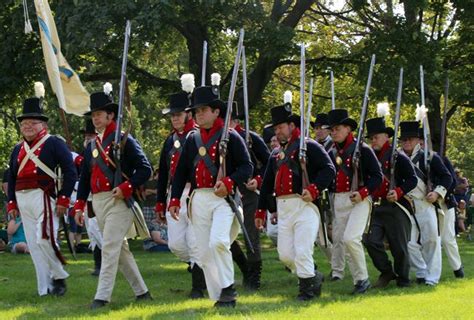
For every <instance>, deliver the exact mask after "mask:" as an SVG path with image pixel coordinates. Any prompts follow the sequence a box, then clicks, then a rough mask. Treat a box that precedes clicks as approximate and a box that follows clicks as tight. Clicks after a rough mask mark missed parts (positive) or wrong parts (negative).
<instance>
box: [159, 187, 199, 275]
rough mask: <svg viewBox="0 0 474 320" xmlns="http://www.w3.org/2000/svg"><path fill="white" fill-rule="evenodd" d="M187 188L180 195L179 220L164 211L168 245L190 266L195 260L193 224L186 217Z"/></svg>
mask: <svg viewBox="0 0 474 320" xmlns="http://www.w3.org/2000/svg"><path fill="white" fill-rule="evenodd" d="M188 193H189V189H188V188H186V189H185V190H184V192H183V195H182V197H181V208H180V210H179V220H178V221H176V220H175V219H173V218H172V217H171V215H170V213H169V212H167V213H166V222H167V224H168V247H169V248H170V250H171V252H173V253H174V254H175V255H176V256H177V257H178V258H179V259H180V260H181V261H183V262H186V263H188V262H190V263H191V266H193V265H194V263H196V262H198V261H197V246H196V236H195V235H194V230H193V225H192V223H191V220H190V219H189V218H188V210H187V203H186V199H187V198H188ZM198 264H199V263H198Z"/></svg>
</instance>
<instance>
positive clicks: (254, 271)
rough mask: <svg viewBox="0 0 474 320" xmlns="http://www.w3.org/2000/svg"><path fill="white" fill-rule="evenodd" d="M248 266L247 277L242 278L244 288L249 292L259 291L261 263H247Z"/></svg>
mask: <svg viewBox="0 0 474 320" xmlns="http://www.w3.org/2000/svg"><path fill="white" fill-rule="evenodd" d="M248 266H249V269H248V275H247V277H244V287H245V288H246V289H249V290H258V289H260V277H261V274H262V261H256V262H249V263H248Z"/></svg>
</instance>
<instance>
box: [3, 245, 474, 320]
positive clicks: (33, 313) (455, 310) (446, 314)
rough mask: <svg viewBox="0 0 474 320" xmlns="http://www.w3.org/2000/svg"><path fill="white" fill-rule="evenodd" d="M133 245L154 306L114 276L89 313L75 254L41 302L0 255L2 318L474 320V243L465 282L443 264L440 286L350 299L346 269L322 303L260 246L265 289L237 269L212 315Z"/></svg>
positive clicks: (86, 277)
mask: <svg viewBox="0 0 474 320" xmlns="http://www.w3.org/2000/svg"><path fill="white" fill-rule="evenodd" d="M131 245H132V247H133V249H134V250H133V251H134V254H135V257H136V259H137V261H138V264H139V267H140V270H141V272H142V274H143V276H144V278H145V281H146V283H147V285H148V287H149V289H150V292H151V293H152V295H153V296H154V301H152V302H150V303H144V304H136V303H134V295H133V292H132V290H131V289H130V288H129V286H128V284H127V283H126V281H125V280H124V278H123V276H122V275H119V276H118V279H117V282H116V287H115V290H114V294H113V301H112V303H111V304H110V305H109V306H108V307H106V308H103V309H101V310H97V311H91V310H89V308H88V306H89V304H90V302H91V301H92V299H93V297H94V293H95V289H96V285H97V278H95V277H92V276H91V275H90V272H91V271H92V267H93V262H92V255H90V254H80V255H78V260H77V261H74V260H72V259H71V257H70V256H69V255H68V254H67V257H69V265H68V266H67V270H68V272H69V273H70V274H71V277H70V278H69V280H68V292H67V294H66V296H65V297H62V298H56V297H50V296H48V297H43V298H40V297H38V296H37V294H36V279H35V275H34V269H33V264H32V262H31V260H30V257H29V256H14V255H11V254H9V253H2V254H0V284H1V290H0V319H11V318H20V319H22V318H28V319H38V318H89V317H92V318H98V319H120V318H128V319H141V318H145V319H154V318H156V319H196V318H197V319H208V318H209V319H222V318H225V319H315V318H331V319H348V318H352V319H386V318H390V319H400V318H410V319H474V281H473V280H472V277H473V275H474V266H473V263H474V242H469V241H467V240H459V245H460V247H461V254H462V258H463V263H464V265H465V271H466V275H467V277H466V278H465V279H462V280H458V279H455V278H454V276H453V273H452V271H451V270H450V268H449V266H448V264H447V261H446V259H444V263H443V277H442V282H441V283H440V284H439V285H438V286H437V287H435V288H429V287H425V286H417V285H413V286H412V287H411V288H407V289H399V288H397V287H396V286H395V284H391V285H390V286H389V287H388V288H387V289H386V290H383V291H381V290H375V289H372V290H370V291H369V293H368V294H366V295H364V296H357V297H353V296H351V295H350V294H349V293H350V291H351V289H352V281H351V279H350V275H349V270H346V278H345V279H344V280H343V281H342V282H339V283H330V282H325V284H324V286H323V294H322V296H321V298H319V299H317V300H315V301H313V302H308V303H301V302H298V301H296V300H295V296H296V294H297V280H296V277H295V276H293V275H290V274H289V273H287V272H286V271H285V270H284V268H283V266H282V264H281V263H280V262H279V261H278V259H277V254H276V250H275V249H274V248H272V247H270V245H269V242H265V251H264V272H263V285H262V289H261V290H260V291H259V292H257V293H253V292H249V291H246V290H244V289H243V288H242V287H241V276H240V273H239V272H238V271H237V270H238V269H237V267H236V273H237V280H236V281H237V288H238V292H239V300H238V305H237V307H236V308H235V309H232V310H216V309H215V308H213V306H212V305H213V303H212V302H211V301H210V300H207V299H204V300H198V301H192V300H189V299H187V294H188V291H189V287H190V281H191V280H190V279H191V276H190V274H189V273H188V272H187V271H186V267H187V265H185V264H184V263H180V262H179V261H178V260H177V259H176V258H175V257H174V256H173V255H172V254H170V253H147V252H144V251H143V250H142V249H141V242H140V241H132V242H131ZM66 250H67V249H66V248H63V251H66ZM315 257H316V259H317V261H318V264H319V267H320V269H321V270H322V271H323V272H324V274H326V275H327V274H328V273H329V264H328V263H327V261H326V260H325V258H324V257H323V255H322V254H321V253H320V251H319V250H317V249H316V252H315ZM368 265H369V269H370V270H369V273H370V277H371V280H372V283H374V282H375V281H376V279H377V276H378V274H377V272H376V271H375V269H374V268H373V267H372V264H371V262H370V260H368Z"/></svg>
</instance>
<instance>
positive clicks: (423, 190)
mask: <svg viewBox="0 0 474 320" xmlns="http://www.w3.org/2000/svg"><path fill="white" fill-rule="evenodd" d="M400 130H401V134H400V140H401V142H402V144H401V145H402V149H403V152H404V153H405V154H406V155H407V156H408V157H409V158H410V159H411V161H412V162H413V164H414V167H415V173H416V175H417V177H418V184H417V188H416V189H415V190H413V192H412V193H411V196H412V197H413V200H414V203H415V215H414V216H412V217H411V219H412V232H411V238H410V241H409V242H408V252H409V255H410V264H411V266H412V267H413V268H414V269H415V270H416V278H417V283H419V284H426V285H430V286H434V285H436V284H437V283H438V282H439V279H440V277H441V241H440V237H439V233H438V221H437V215H438V213H437V208H436V207H437V206H438V201H441V200H443V199H444V198H445V196H446V193H447V190H448V188H449V187H450V185H451V182H452V177H451V175H450V174H449V171H448V169H447V168H446V166H445V165H444V164H443V161H442V160H441V158H440V157H439V155H438V154H436V153H433V154H432V158H431V161H430V179H431V181H432V184H433V186H435V188H434V189H433V190H428V188H427V182H428V179H427V177H426V172H427V171H426V168H425V165H424V152H423V149H422V148H421V144H420V143H421V139H420V138H419V135H418V134H419V133H418V131H419V123H418V121H404V122H400Z"/></svg>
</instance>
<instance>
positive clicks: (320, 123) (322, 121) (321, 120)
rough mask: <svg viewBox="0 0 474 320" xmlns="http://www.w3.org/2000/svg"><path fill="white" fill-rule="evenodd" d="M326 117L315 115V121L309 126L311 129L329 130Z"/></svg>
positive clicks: (324, 115) (322, 114) (324, 114)
mask: <svg viewBox="0 0 474 320" xmlns="http://www.w3.org/2000/svg"><path fill="white" fill-rule="evenodd" d="M328 120H329V119H328V115H327V114H326V113H319V114H317V115H316V121H314V122H313V121H311V122H310V124H311V126H312V127H313V128H316V127H321V128H323V129H328V128H329V121H328Z"/></svg>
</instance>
